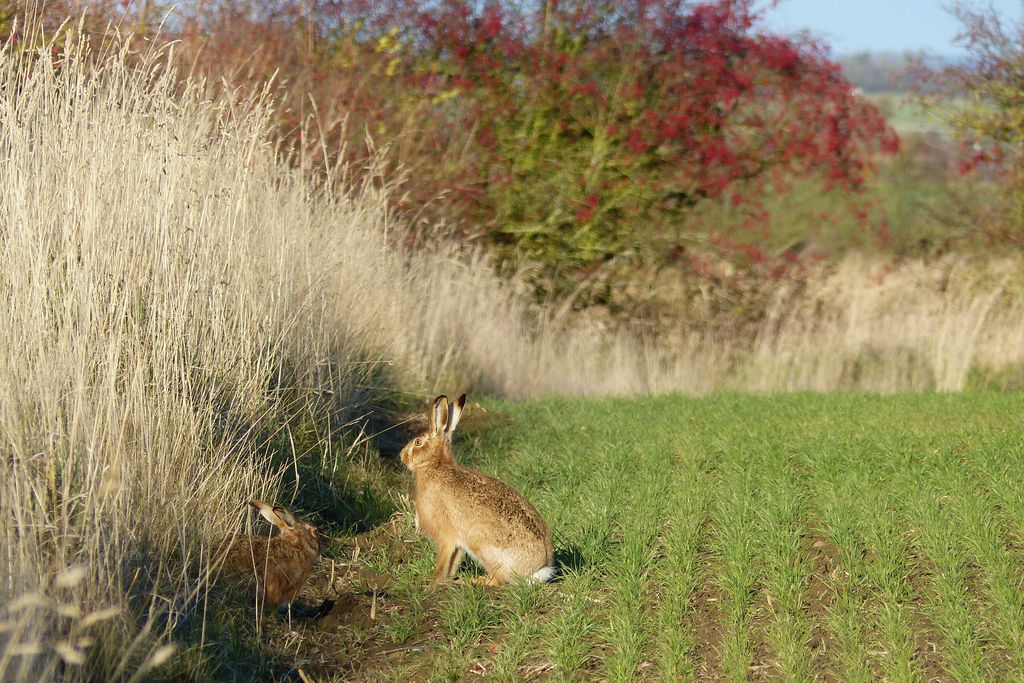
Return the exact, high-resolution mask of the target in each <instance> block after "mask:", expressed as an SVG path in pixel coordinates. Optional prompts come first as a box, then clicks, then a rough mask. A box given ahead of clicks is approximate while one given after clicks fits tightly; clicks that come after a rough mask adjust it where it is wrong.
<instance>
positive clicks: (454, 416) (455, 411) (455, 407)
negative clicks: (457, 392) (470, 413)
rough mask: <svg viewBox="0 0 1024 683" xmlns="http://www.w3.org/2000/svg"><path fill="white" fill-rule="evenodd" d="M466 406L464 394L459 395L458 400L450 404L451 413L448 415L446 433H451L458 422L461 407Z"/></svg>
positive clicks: (460, 415)
mask: <svg viewBox="0 0 1024 683" xmlns="http://www.w3.org/2000/svg"><path fill="white" fill-rule="evenodd" d="M465 407H466V395H465V394H463V395H462V396H459V398H458V400H457V401H455V403H453V404H452V410H451V415H449V417H448V433H449V434H451V433H452V432H454V431H455V427H456V425H458V424H459V418H460V417H462V409H463V408H465Z"/></svg>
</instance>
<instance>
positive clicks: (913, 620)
mask: <svg viewBox="0 0 1024 683" xmlns="http://www.w3.org/2000/svg"><path fill="white" fill-rule="evenodd" d="M915 564H916V565H917V570H916V571H913V572H911V574H910V586H911V588H912V589H913V595H914V597H913V600H914V602H915V604H914V605H913V606H912V607H913V609H911V610H910V628H911V629H912V631H913V637H914V659H915V660H916V661H917V662H918V665H919V668H920V671H921V674H922V676H923V678H924V680H926V681H952V680H953V678H952V677H950V675H949V673H948V672H947V671H946V669H945V668H944V667H943V666H942V654H941V651H942V636H941V635H939V632H938V630H937V629H936V628H935V625H934V624H932V622H931V620H930V619H929V618H928V617H927V616H926V615H925V614H924V611H923V610H922V607H921V605H920V603H921V601H922V600H923V599H924V595H925V593H926V591H927V589H928V583H929V577H930V576H932V574H934V573H935V570H936V568H935V566H934V565H932V564H931V563H930V562H927V561H924V560H921V559H920V558H917V559H916V560H915Z"/></svg>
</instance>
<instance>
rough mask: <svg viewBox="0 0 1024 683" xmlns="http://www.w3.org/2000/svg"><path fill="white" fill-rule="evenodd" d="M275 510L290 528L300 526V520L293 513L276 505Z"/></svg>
mask: <svg viewBox="0 0 1024 683" xmlns="http://www.w3.org/2000/svg"><path fill="white" fill-rule="evenodd" d="M274 512H275V513H276V514H277V516H278V517H280V518H281V521H283V522H284V523H285V524H286V525H287V526H288V528H289V529H295V528H296V527H298V526H299V521H298V520H297V519H295V516H294V515H293V514H292V513H290V512H288V511H287V510H285V509H284V508H283V507H280V506H277V507H275V508H274Z"/></svg>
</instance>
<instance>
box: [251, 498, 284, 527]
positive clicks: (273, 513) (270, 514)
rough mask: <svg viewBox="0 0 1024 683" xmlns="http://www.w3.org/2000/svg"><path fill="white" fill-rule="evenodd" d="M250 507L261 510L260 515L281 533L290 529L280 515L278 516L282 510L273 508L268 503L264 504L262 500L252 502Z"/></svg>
mask: <svg viewBox="0 0 1024 683" xmlns="http://www.w3.org/2000/svg"><path fill="white" fill-rule="evenodd" d="M249 505H252V506H253V507H254V508H256V509H257V510H259V511H260V514H261V515H263V518H264V519H266V520H267V521H268V522H270V523H271V524H273V525H274V526H276V527H277V528H278V529H280V530H281V531H284V530H285V529H287V528H288V523H287V522H285V520H284V519H283V518H282V517H281V516H280V514H278V513H279V511H281V509H282V508H272V507H270V506H269V505H267V504H266V503H264V502H263V501H262V500H253V501H250V502H249ZM285 514H287V513H285Z"/></svg>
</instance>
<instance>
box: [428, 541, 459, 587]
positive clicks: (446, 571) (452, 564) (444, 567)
mask: <svg viewBox="0 0 1024 683" xmlns="http://www.w3.org/2000/svg"><path fill="white" fill-rule="evenodd" d="M461 562H462V548H459V547H457V546H455V545H451V544H445V545H438V546H437V561H436V562H435V563H434V580H433V581H432V582H431V584H430V587H431V588H436V587H437V586H438V585H439V584H440V583H441V582H442V581H444V580H445V579H447V578H448V577H450V576H452V575H453V574H454V573H455V571H456V570H457V569H458V568H459V564H460V563H461Z"/></svg>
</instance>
